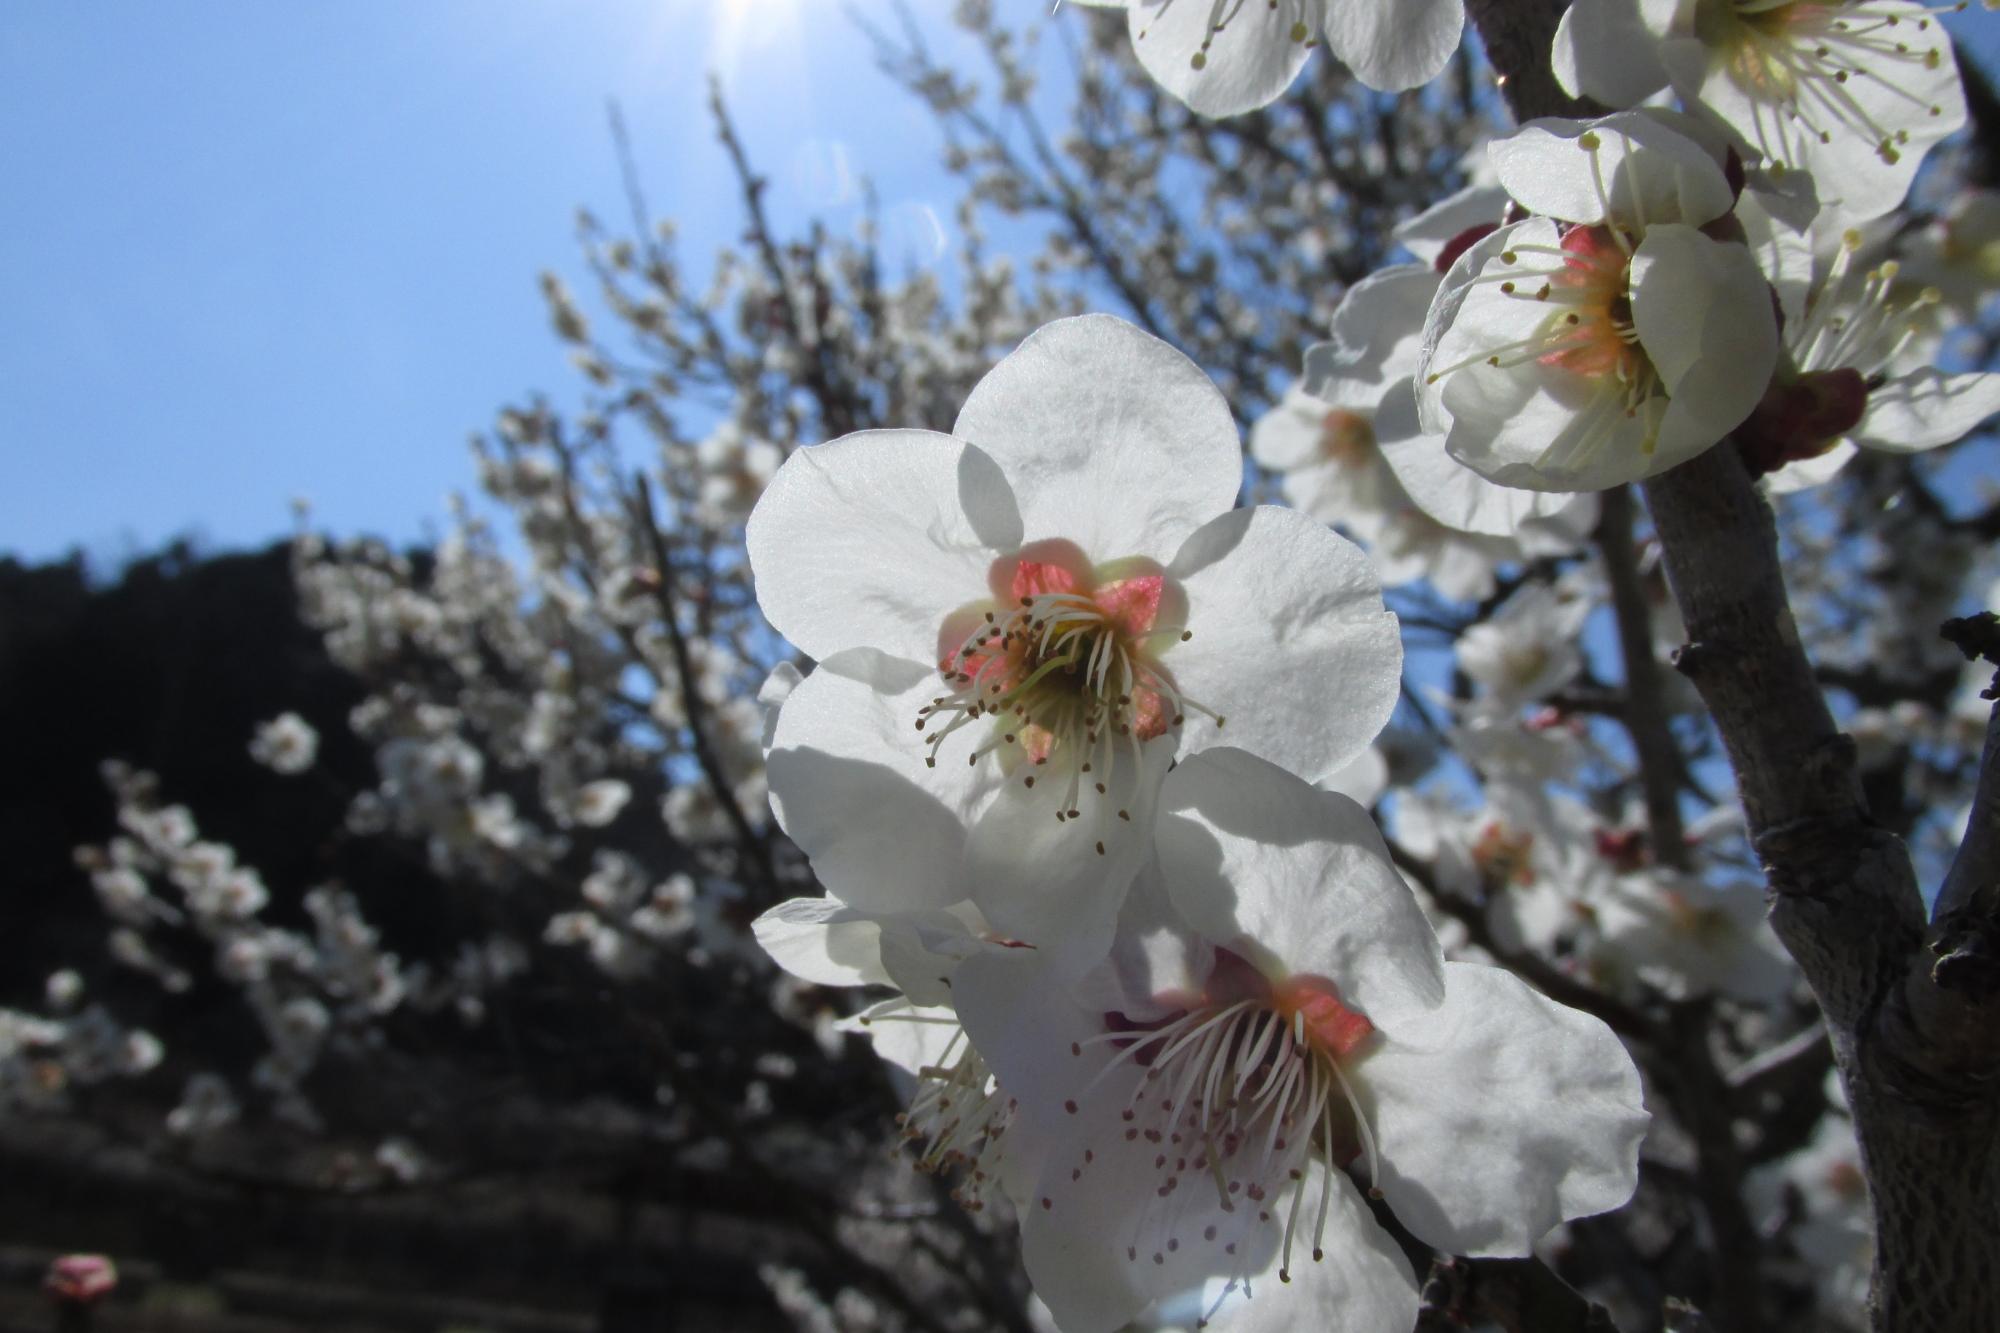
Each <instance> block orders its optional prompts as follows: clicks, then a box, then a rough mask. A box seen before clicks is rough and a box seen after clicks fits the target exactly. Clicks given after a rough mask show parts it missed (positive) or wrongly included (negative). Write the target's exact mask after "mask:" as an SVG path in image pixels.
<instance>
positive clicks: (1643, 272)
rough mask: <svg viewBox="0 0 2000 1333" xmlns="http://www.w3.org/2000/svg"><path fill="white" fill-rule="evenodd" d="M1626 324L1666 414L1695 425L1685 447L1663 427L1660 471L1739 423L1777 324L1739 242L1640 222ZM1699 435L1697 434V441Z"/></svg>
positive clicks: (1760, 389)
mask: <svg viewBox="0 0 2000 1333" xmlns="http://www.w3.org/2000/svg"><path fill="white" fill-rule="evenodd" d="M1631 286H1632V323H1633V326H1634V327H1635V328H1636V329H1637V330H1638V333H1639V343H1640V345H1641V346H1642V347H1644V348H1645V351H1646V355H1647V356H1648V357H1649V358H1650V359H1651V360H1652V362H1653V365H1654V367H1655V368H1656V369H1657V370H1658V371H1659V372H1660V375H1661V378H1662V379H1664V380H1665V382H1666V386H1667V392H1668V394H1669V395H1670V396H1671V398H1672V408H1671V415H1672V416H1675V417H1678V416H1680V415H1682V414H1685V415H1686V416H1687V417H1688V419H1689V420H1690V421H1691V422H1692V424H1693V425H1694V426H1695V427H1696V428H1698V429H1696V430H1694V431H1692V432H1691V433H1690V434H1689V435H1687V436H1686V440H1687V441H1688V443H1687V444H1686V445H1685V447H1684V446H1683V445H1682V444H1681V443H1680V442H1677V441H1676V440H1674V439H1671V438H1670V435H1671V426H1672V422H1671V421H1670V422H1669V427H1668V429H1663V431H1662V435H1661V439H1660V442H1659V445H1658V448H1657V454H1656V457H1655V458H1654V460H1653V466H1652V467H1650V468H1649V469H1648V470H1647V473H1646V475H1652V474H1653V473H1657V472H1661V471H1664V470H1666V469H1667V468H1669V467H1672V466H1673V465H1674V464H1676V463H1679V462H1682V461H1684V460H1685V459H1687V458H1690V457H1692V456H1693V455H1694V454H1697V453H1699V452H1701V450H1702V449H1705V448H1707V447H1708V445H1710V444H1713V443H1714V442H1715V441H1716V440H1719V439H1721V438H1722V437H1723V436H1724V435H1726V434H1728V433H1729V432H1730V431H1732V430H1734V429H1735V428H1736V427H1737V426H1739V425H1741V424H1742V422H1743V419H1744V418H1745V417H1747V416H1749V415H1750V411H1751V409H1752V408H1754V407H1756V406H1757V403H1758V401H1759V400H1760V399H1762V398H1763V396H1764V391H1765V389H1767V388H1769V387H1770V383H1771V371H1772V369H1773V368H1774V367H1775V366H1776V365H1777V361H1778V322H1777V317H1776V315H1775V314H1774V313H1773V311H1772V308H1771V294H1770V289H1769V288H1768V287H1767V286H1766V284H1765V282H1764V275H1763V274H1762V272H1760V271H1759V270H1758V268H1757V261H1756V260H1755V259H1754V258H1752V257H1751V255H1750V252H1749V250H1747V249H1745V248H1744V247H1743V246H1741V245H1738V244H1735V243H1734V242H1729V241H1718V240H1715V239H1713V238H1711V237H1708V236H1705V235H1703V234H1702V233H1701V232H1699V231H1696V230H1695V229H1694V228H1692V227H1683V226H1660V227H1653V228H1651V229H1649V230H1648V231H1647V233H1646V237H1645V239H1644V240H1643V241H1641V242H1640V243H1639V248H1638V251H1637V252H1636V253H1635V254H1634V255H1633V257H1632V284H1631ZM1704 437H1705V442H1704Z"/></svg>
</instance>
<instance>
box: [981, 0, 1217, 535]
mask: <svg viewBox="0 0 2000 1333" xmlns="http://www.w3.org/2000/svg"><path fill="white" fill-rule="evenodd" d="M1176 8H1186V6H1176ZM953 434H955V435H956V436H957V437H958V438H960V439H962V440H968V441H970V442H971V443H973V444H975V445H977V446H978V447H979V448H980V449H982V450H984V451H986V453H988V454H989V455H991V456H992V458H993V460H994V461H995V462H996V463H998V464H999V466H1000V470H1001V471H1002V472H1003V473H1004V474H1005V475H1006V478H1007V480H1008V482H1009V483H1011V485H1012V487H1013V491H1014V494H1015V496H1016V497H1017V498H1018V500H1019V502H1020V514H1021V524H1022V533H1023V540H1024V541H1029V542H1033V541H1040V540H1042V539H1044V538H1066V539H1068V540H1070V541H1073V542H1075V543H1076V544H1077V545H1078V546H1080V547H1082V548H1083V551H1084V553H1085V554H1086V555H1088V556H1089V557H1090V558H1091V560H1092V561H1094V562H1097V563H1103V562H1105V561H1108V560H1117V559H1122V558H1124V557H1126V556H1147V557H1150V558H1152V559H1155V560H1158V561H1160V562H1161V563H1165V562H1166V561H1167V560H1168V559H1170V558H1171V557H1172V556H1173V553H1174V551H1175V550H1176V549H1177V548H1178V547H1179V546H1180V544H1181V542H1183V541H1184V540H1186V538H1187V536H1188V534H1189V533H1191V532H1193V531H1194V530H1195V529H1196V528H1198V527H1200V526H1201V525H1202V524H1203V523H1206V522H1207V521H1208V520H1209V519H1211V518H1213V517H1214V516H1215V515H1217V514H1219V513H1221V512H1222V511H1223V510H1225V509H1228V508H1229V507H1230V506H1231V505H1232V504H1234V503H1235V502H1236V492H1237V491H1238V490H1239V489H1240V488H1241V486H1242V482H1243V457H1242V447H1241V444H1240V442H1239V440H1238V437H1237V433H1236V422H1235V419H1234V418H1233V417H1231V416H1230V413H1229V405H1228V403H1226V402H1225V401H1224V400H1223V397H1222V395H1221V393H1219V392H1218V391H1217V390H1216V387H1215V386H1214V385H1213V384H1211V383H1210V382H1209V379H1208V377H1207V376H1206V375H1204V374H1202V373H1201V370H1200V368H1199V367H1197V366H1196V365H1195V364H1194V362H1192V361H1190V360H1188V359H1187V358H1186V357H1184V356H1182V355H1181V354H1180V353H1179V352H1177V351H1175V350H1174V349H1173V348H1171V347H1169V346H1167V344H1165V343H1163V342H1161V341H1160V340H1159V339H1158V338H1155V337H1152V336H1151V335H1150V334H1147V333H1143V332H1141V331H1140V330H1139V329H1137V328H1134V327H1133V326H1132V325H1130V324H1127V323H1126V322H1125V321H1124V320H1122V319H1114V318H1112V317H1111V316H1109V315H1083V316H1080V317H1078V318H1075V319H1063V320H1057V321H1056V322H1055V323H1053V324H1047V325H1044V326H1043V327H1042V328H1040V329H1038V330H1037V331H1036V332H1034V333H1033V334H1031V335H1029V337H1028V340H1027V341H1026V342H1024V343H1022V344H1021V346H1020V347H1019V348H1017V349H1016V350H1015V351H1014V352H1012V353H1011V354H1009V355H1008V356H1007V357H1006V358H1005V359H1003V360H1002V361H1001V362H1000V364H999V365H997V366H995V367H993V370H992V371H991V373H989V374H988V375H987V376H986V378H985V379H983V380H981V381H979V384H978V385H977V387H975V388H974V389H973V391H972V396H971V397H969V398H967V399H966V402H965V407H964V409H963V410H962V411H961V412H960V413H959V414H958V424H957V425H956V426H955V427H954V428H953Z"/></svg>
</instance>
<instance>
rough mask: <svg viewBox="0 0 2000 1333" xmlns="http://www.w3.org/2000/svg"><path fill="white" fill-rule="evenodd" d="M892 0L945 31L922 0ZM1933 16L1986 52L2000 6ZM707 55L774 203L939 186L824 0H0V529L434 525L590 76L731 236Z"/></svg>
mask: <svg viewBox="0 0 2000 1333" xmlns="http://www.w3.org/2000/svg"><path fill="white" fill-rule="evenodd" d="M856 3H857V7H858V8H859V9H861V10H862V11H863V12H866V13H871V14H873V15H876V16H880V17H883V18H884V19H886V16H887V13H888V5H887V3H886V0H856ZM1032 7H1033V8H1035V9H1036V10H1038V11H1039V10H1040V8H1041V3H1040V0H1034V3H1033V5H1032ZM913 8H915V9H916V11H917V12H918V14H919V16H920V18H922V19H923V20H924V21H925V25H926V27H927V29H929V30H931V31H933V32H935V33H937V34H938V44H939V46H940V48H941V49H943V50H946V51H949V50H952V49H954V48H953V46H952V43H951V39H950V37H949V35H948V32H947V30H948V26H949V25H948V24H947V23H946V22H945V16H946V12H947V10H948V8H949V5H948V3H947V0H915V2H914V4H913ZM1958 26H1959V27H1960V29H1961V31H1966V32H1971V31H1978V32H1979V34H1980V36H1979V45H1980V46H1982V47H1983V48H1984V53H1985V54H1987V55H1988V57H1989V59H1990V58H1991V53H1992V52H1993V51H1994V49H1995V46H1996V40H1995V38H1996V34H1995V32H1994V28H1995V27H1996V26H2000V25H1996V24H1995V23H1994V21H1993V20H1992V19H1991V18H1990V17H1981V16H1966V17H1965V18H1963V19H1961V20H1960V21H1959V23H1958ZM710 67H720V69H721V72H722V74H723V76H724V80H725V85H726V87H727V89H728V91H729V92H730V95H731V99H732V101H733V103H734V105H735V106H736V108H737V109H738V111H739V113H740V117H741V122H742V127H743V129H744V132H745V136H746V138H747V139H748V140H749V142H750V146H751V150H752V152H753V154H754V155H755V157H756V158H757V159H758V161H759V163H760V165H761V166H762V167H763V169H764V170H765V171H767V172H768V173H769V174H770V175H771V177H772V181H773V193H772V203H773V205H774V208H775V210H776V211H777V212H778V213H779V214H780V215H781V216H783V217H789V218H793V219H797V218H802V217H804V216H806V215H809V214H812V213H820V214H824V215H827V216H829V218H830V220H831V221H832V222H833V223H834V224H835V225H844V224H847V223H851V222H852V220H853V217H854V213H855V205H854V204H853V203H852V201H851V200H845V199H842V198H840V197H839V196H838V195H837V194H836V193H834V192H833V191H834V188H835V185H836V183H837V173H835V172H834V171H831V170H830V169H829V164H830V163H832V162H833V161H835V160H836V159H837V158H844V159H845V162H846V163H847V166H848V168H849V170H850V171H851V172H853V173H856V174H861V175H866V176H868V177H870V178H872V179H873V180H874V181H875V183H876V186H877V188H878V191H879V193H880V195H881V197H882V199H883V201H884V204H885V207H886V208H887V209H888V211H889V212H890V214H891V216H892V217H895V216H902V217H905V218H910V217H917V216H920V215H921V210H922V209H924V208H931V209H934V210H935V211H936V212H937V213H938V214H939V215H941V216H943V217H945V218H948V217H949V216H950V205H951V202H952V199H953V190H952V187H951V185H950V183H949V182H948V181H946V180H945V179H943V178H942V176H941V173H940V172H939V171H938V169H937V167H936V149H937V142H938V141H937V136H936V134H935V132H934V131H933V130H932V128H931V122H930V120H929V117H928V116H927V115H925V114H924V113H923V112H922V110H921V109H919V108H917V107H916V106H915V105H914V104H913V103H912V102H911V101H910V100H909V99H907V98H906V97H904V96H903V95H902V94H901V92H900V91H899V90H897V89H895V88H894V87H892V86H890V85H889V84H888V83H887V82H886V81H885V80H883V79H882V78H881V77H880V76H879V75H877V74H876V73H875V72H874V69H873V66H872V64H871V63H870V60H869V55H868V48H867V43H866V41H865V40H864V39H863V38H862V37H861V35H860V34H859V33H858V32H856V31H855V30H854V29H853V27H852V26H851V25H850V24H849V23H848V22H847V20H846V19H845V18H844V17H843V15H842V14H841V12H840V7H839V6H838V5H837V4H836V3H835V2H834V0H588V3H585V2H584V0H565V2H563V3H556V2H555V0H544V2H543V3H535V4H530V3H525V2H524V0H407V2H405V0H398V2H396V3H391V2H390V0H356V2H355V3H346V4H339V5H335V4H328V3H321V4H285V5H274V4H270V3H268V0H185V3H175V4H160V3H157V0H93V3H91V4H88V5H82V4H68V3H56V2H55V0H44V2H42V3H37V2H35V0H17V2H16V3H11V4H8V5H6V6H4V7H0V172H4V179H5V180H6V182H7V186H6V188H5V189H4V190H0V236H4V237H5V238H6V243H5V245H4V246H0V291H4V292H5V293H6V296H5V299H4V300H0V458H4V464H5V465H4V471H0V477H4V479H5V480H4V484H0V552H4V553H11V554H15V555H19V556H23V557H26V558H31V559H45V558H49V557H52V556H55V555H59V554H61V553H62V552H64V551H66V550H67V549H69V548H70V547H71V546H75V545H80V546H82V547H83V548H84V549H85V550H86V551H88V552H90V553H91V554H92V556H93V557H94V558H95V559H96V560H97V561H98V562H99V564H100V567H102V566H105V565H109V564H113V563H115V562H116V561H118V560H120V559H122V558H124V557H126V556H129V555H133V554H137V553H140V552H142V551H145V550H148V549H150V548H152V547H155V546H157V545H158V544H159V543H161V542H162V541H164V540H165V539H167V538H169V537H171V536H174V535H176V534H180V533H193V534H195V535H196V536H198V537H199V538H200V539H201V540H202V541H203V542H204V544H206V545H208V546H210V547H231V546H241V545H246V544H252V543H258V542H262V541H264V540H268V539H269V538H271V537H274V536H277V535H279V534H281V533H283V532H285V531H286V530H288V528H289V525H290V516H289V504H290V500H291V498H292V497H293V496H304V497H307V498H309V499H310V500H311V501H312V502H313V504H314V508H315V511H316V514H317V519H318V522H319V524H320V525H321V526H322V527H324V528H326V529H329V530H331V531H333V532H336V533H340V534H354V533H359V532H364V531H365V532H373V533H378V534H381V535H384V536H387V537H390V538H392V539H395V540H399V541H401V540H413V539H417V538H420V537H422V536H424V535H425V534H426V532H428V531H432V530H434V528H435V525H436V524H437V523H438V522H439V521H440V520H441V517H442V515H443V514H444V512H445V506H444V497H445V495H446V493H447V492H449V491H451V490H453V489H458V488H462V487H465V486H467V485H468V484H469V483H470V479H471V475H472V473H471V467H470V464H469V462H468V458H467V455H466V452H465V447H464V441H465V438H466V436H467V434H468V433H469V432H470V431H472V430H474V429H475V428H478V427H479V426H481V425H483V424H484V423H485V422H487V421H488V420H490V419H491V416H492V413H493V411H494V410H495V409H496V408H497V407H499V406H500V405H501V404H503V403H505V402H508V401H514V400H518V399H519V398H521V397H523V396H525V395H527V394H529V393H531V392H534V391H536V390H546V391H548V392H550V393H551V394H553V395H554V396H555V397H556V398H557V400H558V401H562V400H563V399H565V398H566V397H568V396H569V395H570V394H571V391H572V386H573V384H574V376H573V372H572V371H571V370H570V369H569V367H568V365H567V363H566V361H565V359H564V355H563V352H562V350H561V349H560V348H559V347H558V345H557V344H556V343H555V341H554V339H553V338H552V337H551V336H550V335H549V333H548V329H547V323H546V319H545V316H544V311H543V308H542V305H541V302H540V298H539V297H538V295H537V293H536V289H535V276H536V274H537V273H538V272H539V271H540V270H541V269H543V268H553V269H556V270H557V271H560V272H565V273H567V274H569V275H570V276H571V277H572V278H573V279H574V278H576V276H577V274H578V270H579V267H580V266H579V264H578V263H577V261H576V257H575V256H576V252H575V248H574V245H573V243H572V227H573V219H574V215H575V210H576V208H577V207H578V206H579V205H588V206H590V207H593V208H595V209H596V210H598V211H599V212H600V213H601V214H602V215H604V216H605V217H606V218H607V219H611V218H616V217H618V216H620V215H621V213H622V209H621V207H620V198H621V196H620V194H619V189H618V181H617V176H616V170H615V163H614V161H613V156H612V151H611V146H610V141H609V137H608V134H607V132H606V129H605V106H606V103H607V100H609V99H611V98H616V99H618V100H619V102H620V103H621V104H622V105H623V107H624V109H625V114H626V117H627V119H628V122H629V123H630V125H631V127H632V132H633V137H634V139H635V141H636V143H637V145H638V147H639V151H640V156H641V164H642V169H643V171H644V174H645V177H646V185H647V189H648V193H649V195H650V198H651V202H652V205H653V208H654V209H655V211H656V212H658V213H660V214H663V215H673V216H676V217H677V218H679V219H680V221H681V222H682V225H683V236H684V238H685V241H686V246H687V250H686V253H687V254H689V255H690V256H705V255H707V254H708V253H710V252H712V251H713V250H714V249H715V248H716V247H717V246H718V245H721V244H724V243H727V242H728V241H729V240H731V239H732V238H733V236H734V235H735V233H736V231H737V229H738V225H739V223H738V214H737V211H736V200H735V196H734V192H733V188H732V186H731V184H730V181H729V178H728V176H727V174H726V168H725V164H724V162H723V160H722V158H721V154H720V151H719V150H718V149H717V148H716V147H715V145H714V142H713V138H712V136H711V133H710V129H709V123H708V119H707V116H706V113H705V111H704V109H703V98H704V94H705V86H704V79H705V71H706V70H707V69H708V68H710ZM912 234H914V228H913V229H912ZM577 285H579V286H581V285H583V284H582V283H581V282H580V281H578V284H577Z"/></svg>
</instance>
